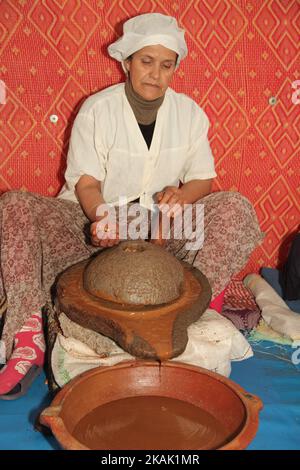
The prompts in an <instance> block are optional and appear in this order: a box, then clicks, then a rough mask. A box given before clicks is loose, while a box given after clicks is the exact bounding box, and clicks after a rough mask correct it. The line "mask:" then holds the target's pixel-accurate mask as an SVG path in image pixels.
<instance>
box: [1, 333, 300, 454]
mask: <svg viewBox="0 0 300 470" xmlns="http://www.w3.org/2000/svg"><path fill="white" fill-rule="evenodd" d="M252 346H253V348H254V353H255V355H254V357H253V358H250V359H247V360H245V361H242V362H234V363H232V374H231V377H230V378H231V379H232V380H234V381H235V382H237V383H239V384H240V385H241V386H242V387H243V388H244V389H245V390H246V391H248V392H250V393H253V394H255V395H258V396H259V397H260V398H261V399H262V401H263V403H264V408H263V410H262V411H261V412H260V424H259V429H258V432H257V435H256V437H255V438H254V440H253V441H252V442H251V444H250V446H249V449H257V450H258V449H266V450H269V449H300V365H299V364H298V365H294V364H293V363H292V361H291V357H292V354H293V353H294V355H295V358H296V359H298V361H296V362H300V349H299V351H298V350H295V349H292V348H291V347H290V346H281V345H280V346H279V345H275V344H273V343H270V342H267V341H263V342H259V343H257V344H253V345H252ZM298 353H299V354H298ZM48 404H49V395H48V389H47V386H46V385H45V377H43V376H40V377H38V378H37V379H36V381H35V382H34V384H33V385H32V387H31V389H30V390H29V392H28V394H27V396H25V397H22V398H20V399H19V400H15V401H11V402H8V401H2V400H0V449H1V450H4V449H6V450H11V449H18V450H21V449H22V450H27V449H30V450H49V449H59V446H58V444H57V443H56V441H55V439H54V438H53V437H51V436H48V437H46V436H44V435H43V434H41V433H39V432H37V431H35V430H34V423H35V420H36V418H37V416H38V415H39V413H40V412H41V410H42V409H44V408H45V407H46V406H48Z"/></svg>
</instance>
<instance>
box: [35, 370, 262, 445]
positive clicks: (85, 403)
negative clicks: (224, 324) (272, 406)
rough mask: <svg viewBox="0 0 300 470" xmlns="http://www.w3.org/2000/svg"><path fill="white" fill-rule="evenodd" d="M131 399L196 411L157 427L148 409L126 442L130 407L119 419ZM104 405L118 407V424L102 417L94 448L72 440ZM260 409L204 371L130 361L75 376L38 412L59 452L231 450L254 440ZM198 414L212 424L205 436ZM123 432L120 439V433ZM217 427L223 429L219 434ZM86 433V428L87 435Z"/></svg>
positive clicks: (257, 401)
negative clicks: (165, 402) (82, 423)
mask: <svg viewBox="0 0 300 470" xmlns="http://www.w3.org/2000/svg"><path fill="white" fill-rule="evenodd" d="M130 398H132V399H135V398H138V399H141V398H142V399H143V398H146V400H145V401H144V404H147V401H148V400H149V399H153V398H154V399H158V400H160V399H161V398H163V399H173V401H174V400H180V403H181V404H183V405H184V406H188V407H190V406H193V407H195V408H193V410H194V411H193V413H192V415H190V416H192V418H191V419H190V417H188V416H187V414H185V413H183V415H181V416H179V417H178V416H175V417H174V416H171V418H170V417H169V416H167V418H166V419H164V417H165V416H166V415H163V419H162V421H161V422H160V424H157V423H158V421H156V420H155V412H153V410H152V411H150V412H149V413H150V414H149V418H150V419H149V420H147V419H146V420H145V419H143V418H142V423H141V428H140V431H139V432H138V433H136V435H135V437H134V438H133V439H129V440H128V435H130V432H131V431H132V428H131V431H130V429H129V428H128V426H129V427H130V426H132V422H133V423H134V430H136V429H138V423H136V421H135V420H138V418H139V412H137V411H136V408H135V406H134V405H133V408H131V410H130V411H129V412H128V413H127V415H126V413H125V416H124V420H123V417H122V416H120V415H122V410H123V409H124V408H123V405H122V400H124V399H127V400H128V399H130ZM117 400H120V401H119V402H118V401H117ZM171 401H172V400H171ZM182 402H183V403H182ZM120 403H121V407H120ZM123 403H124V402H123ZM132 403H134V402H132ZM176 403H178V402H176ZM109 404H110V405H111V409H113V407H115V406H119V408H118V410H119V411H118V412H117V413H118V414H117V416H118V419H117V421H118V420H120V419H121V425H120V422H119V421H118V422H115V421H114V419H112V417H111V416H110V415H108V416H107V415H106V418H105V419H101V418H98V421H97V431H96V432H97V439H98V440H97V444H95V443H94V445H90V444H89V445H87V441H86V442H82V441H81V442H80V441H79V440H77V438H76V437H75V436H74V430H75V434H76V426H77V425H78V423H79V422H80V421H81V420H82V419H84V418H85V417H86V416H87V415H88V414H89V413H90V412H92V411H93V410H95V409H96V408H98V407H99V406H102V405H109ZM143 406H144V405H143ZM261 408H262V402H261V400H260V399H259V398H258V397H256V396H254V395H251V394H250V393H247V392H246V391H245V390H244V389H242V388H241V387H240V386H239V385H237V384H236V383H234V382H233V381H231V380H230V379H228V378H226V377H223V376H221V375H219V374H216V373H214V372H210V371H208V370H206V369H202V368H200V367H195V366H190V365H187V364H181V363H178V362H175V361H174V362H173V361H172V362H170V361H169V362H165V363H162V364H161V365H160V366H159V365H158V364H157V363H155V362H150V361H130V362H123V363H120V364H118V365H115V366H113V367H99V368H96V369H93V370H90V371H87V372H85V373H83V374H81V375H79V376H78V377H76V378H75V379H73V380H72V381H71V382H69V384H67V385H66V386H65V387H64V388H63V389H62V390H61V391H60V392H59V393H58V394H57V396H56V397H55V398H54V400H53V402H52V404H51V406H50V407H49V408H46V409H45V410H44V411H43V412H42V414H41V416H40V421H41V423H42V424H44V425H46V426H49V427H50V428H51V430H52V432H53V434H54V436H55V437H56V439H57V440H58V442H59V443H60V445H61V447H62V448H64V449H68V450H90V449H99V450H104V449H109V450H114V449H123V450H124V449H134V450H136V449H144V450H145V449H164V450H168V449H185V450H190V449H194V450H196V449H197V450H200V449H221V450H228V449H231V450H233V449H245V448H246V447H247V446H248V444H249V443H250V442H251V440H252V439H253V438H254V436H255V434H256V431H257V428H258V415H259V411H260V409H261ZM161 409H162V407H160V408H159V410H161ZM120 410H121V413H120ZM195 410H196V413H195ZM202 410H203V411H204V412H206V413H209V415H210V417H211V419H212V421H211V423H213V424H210V426H211V428H210V429H209V431H207V426H206V424H205V425H204V424H202V422H201V420H200V424H199V422H196V421H194V416H195V415H196V414H197V413H198V411H199V412H202ZM127 411H128V409H127ZM156 411H157V410H156ZM159 412H161V411H159ZM119 413H120V414H119ZM98 416H99V415H98ZM152 417H153V419H152ZM168 419H169V421H168ZM122 420H123V421H122ZM129 421H131V423H130V422H129ZM128 422H129V424H128ZM149 423H150V424H149ZM151 423H152V424H151ZM150 425H152V426H154V427H155V431H154V432H153V429H152V430H151V432H152V435H151V436H150V435H149V426H150ZM214 426H215V428H216V429H214ZM122 427H123V438H122V437H120V434H119V431H120V428H122ZM218 427H220V429H222V433H221V434H219V433H218ZM77 429H78V428H77ZM147 429H148V431H147ZM89 432H91V428H90V429H89V430H87V434H86V435H88V434H89ZM180 432H183V433H186V436H185V435H184V437H185V438H184V439H183V437H182V435H181V436H179V437H178V436H177V434H176V433H180ZM111 433H113V437H111V436H110V435H111ZM109 437H110V440H109ZM83 440H84V439H83Z"/></svg>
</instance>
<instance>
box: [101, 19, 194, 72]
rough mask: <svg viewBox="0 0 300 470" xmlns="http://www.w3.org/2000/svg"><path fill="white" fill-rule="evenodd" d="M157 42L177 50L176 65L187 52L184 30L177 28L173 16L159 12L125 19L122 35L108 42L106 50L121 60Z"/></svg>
mask: <svg viewBox="0 0 300 470" xmlns="http://www.w3.org/2000/svg"><path fill="white" fill-rule="evenodd" d="M157 44H160V45H162V46H164V47H167V48H168V49H171V50H172V51H175V52H177V54H178V59H177V63H176V67H178V65H179V63H180V61H181V60H182V59H184V58H185V57H186V55H187V52H188V50H187V45H186V42H185V40H184V30H183V29H180V28H178V25H177V21H176V19H175V18H173V17H171V16H166V15H162V14H161V13H146V14H144V15H139V16H136V17H135V18H130V19H129V20H127V21H126V22H125V23H124V25H123V36H121V37H120V38H119V39H117V41H115V42H114V43H113V44H110V45H109V46H108V48H107V50H108V53H109V55H110V56H111V57H113V58H114V59H116V60H118V61H119V62H123V61H124V60H125V59H127V58H128V57H129V56H130V55H131V54H133V53H134V52H136V51H138V50H140V49H142V48H143V47H145V46H154V45H157Z"/></svg>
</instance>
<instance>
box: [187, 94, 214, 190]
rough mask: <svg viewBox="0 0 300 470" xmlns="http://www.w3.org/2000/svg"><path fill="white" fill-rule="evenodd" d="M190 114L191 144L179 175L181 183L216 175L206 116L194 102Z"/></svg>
mask: <svg viewBox="0 0 300 470" xmlns="http://www.w3.org/2000/svg"><path fill="white" fill-rule="evenodd" d="M192 114H193V116H192V125H191V127H192V128H191V145H190V148H189V150H188V156H187V159H186V163H185V165H184V168H183V171H182V174H181V177H180V179H181V181H182V182H183V183H187V182H188V181H191V180H194V179H202V180H204V179H210V178H215V177H216V176H217V174H216V172H215V164H214V157H213V155H212V151H211V148H210V145H209V142H208V137H207V133H208V129H209V120H208V117H207V115H206V114H205V112H204V111H203V110H202V109H201V108H199V107H198V106H197V105H196V103H195V106H194V109H193V113H192Z"/></svg>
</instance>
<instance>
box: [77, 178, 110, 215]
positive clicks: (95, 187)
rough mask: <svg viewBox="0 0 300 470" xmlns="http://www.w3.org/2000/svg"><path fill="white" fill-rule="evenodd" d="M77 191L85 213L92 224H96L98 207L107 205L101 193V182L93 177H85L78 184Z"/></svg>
mask: <svg viewBox="0 0 300 470" xmlns="http://www.w3.org/2000/svg"><path fill="white" fill-rule="evenodd" d="M75 190H76V195H77V197H78V200H79V203H80V205H81V207H82V210H83V212H84V213H85V215H86V216H87V218H88V219H89V220H90V221H91V222H94V221H95V220H96V210H97V207H98V206H99V205H100V204H103V203H105V201H104V199H103V196H102V193H101V182H100V181H98V180H96V179H95V178H93V177H92V176H88V175H83V176H81V178H80V179H79V181H78V183H77V184H76V187H75Z"/></svg>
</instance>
